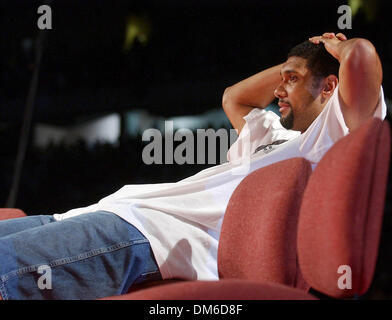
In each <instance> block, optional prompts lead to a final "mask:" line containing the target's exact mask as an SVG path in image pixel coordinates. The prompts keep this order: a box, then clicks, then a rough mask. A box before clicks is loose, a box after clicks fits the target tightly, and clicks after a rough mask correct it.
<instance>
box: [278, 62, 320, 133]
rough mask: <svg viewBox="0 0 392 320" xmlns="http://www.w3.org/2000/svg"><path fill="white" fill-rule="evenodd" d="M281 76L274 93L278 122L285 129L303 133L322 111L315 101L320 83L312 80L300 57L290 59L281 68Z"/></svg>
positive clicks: (318, 103)
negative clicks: (279, 116)
mask: <svg viewBox="0 0 392 320" xmlns="http://www.w3.org/2000/svg"><path fill="white" fill-rule="evenodd" d="M281 76H282V81H281V82H280V83H279V85H278V87H277V88H276V89H275V91H274V94H275V97H277V98H278V99H279V102H278V104H279V107H280V110H279V111H280V113H281V115H282V117H281V119H280V122H281V124H282V125H283V127H285V128H286V129H292V130H298V131H301V132H304V131H305V130H306V129H307V128H308V127H309V126H310V124H311V123H312V122H313V121H314V119H316V117H317V116H318V114H319V113H320V112H321V110H322V106H321V103H320V102H318V100H319V99H317V97H318V96H319V95H320V92H321V86H320V84H321V82H320V81H316V80H315V79H314V77H313V76H312V74H311V71H310V70H309V69H308V68H307V67H306V60H305V59H303V58H300V57H290V58H289V59H288V60H287V61H286V62H285V63H284V64H283V66H282V69H281ZM316 99H317V100H316Z"/></svg>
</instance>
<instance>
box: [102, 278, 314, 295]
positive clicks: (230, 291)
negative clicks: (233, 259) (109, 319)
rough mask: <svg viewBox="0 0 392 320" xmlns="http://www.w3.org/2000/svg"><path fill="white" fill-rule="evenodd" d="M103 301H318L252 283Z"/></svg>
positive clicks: (197, 284) (165, 288)
mask: <svg viewBox="0 0 392 320" xmlns="http://www.w3.org/2000/svg"><path fill="white" fill-rule="evenodd" d="M103 300H316V298H315V297H314V296H312V295H310V294H308V293H306V292H304V291H303V290H300V289H295V288H290V287H287V286H284V285H281V284H276V283H262V282H255V281H251V280H238V279H236V280H220V281H183V282H178V283H174V284H167V285H162V286H158V287H154V288H149V289H145V290H139V291H136V292H133V293H128V294H124V295H121V296H112V297H107V298H104V299H103Z"/></svg>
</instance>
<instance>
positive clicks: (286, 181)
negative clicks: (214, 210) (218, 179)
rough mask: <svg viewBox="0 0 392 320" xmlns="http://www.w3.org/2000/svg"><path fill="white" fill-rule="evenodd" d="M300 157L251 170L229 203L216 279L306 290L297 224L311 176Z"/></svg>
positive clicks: (308, 165) (220, 243) (309, 168)
mask: <svg viewBox="0 0 392 320" xmlns="http://www.w3.org/2000/svg"><path fill="white" fill-rule="evenodd" d="M311 172H312V170H311V166H310V163H309V162H308V161H307V160H305V159H302V158H293V159H288V160H284V161H281V162H278V163H275V164H272V165H269V166H267V167H264V168H261V169H258V170H256V171H254V172H252V173H251V174H250V175H249V176H247V177H246V178H244V180H243V181H242V182H241V183H240V184H239V185H238V187H237V188H236V190H235V191H234V193H233V195H232V196H231V198H230V201H229V203H228V206H227V209H226V213H225V217H224V220H223V224H222V230H221V235H220V239H219V248H218V271H219V277H220V279H227V278H236V279H250V280H260V281H272V282H277V283H281V284H286V285H289V286H292V287H300V288H302V289H305V290H306V289H308V288H309V286H307V285H306V284H305V283H303V281H302V280H303V279H302V276H301V275H300V272H299V269H298V263H297V248H296V236H297V222H298V215H299V209H300V205H301V199H302V194H303V192H304V190H305V186H306V183H307V181H308V178H309V176H310V174H311Z"/></svg>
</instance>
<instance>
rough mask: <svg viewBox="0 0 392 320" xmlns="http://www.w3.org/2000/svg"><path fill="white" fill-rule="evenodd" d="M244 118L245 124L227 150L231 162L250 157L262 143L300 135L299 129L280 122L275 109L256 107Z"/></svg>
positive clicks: (266, 143)
mask: <svg viewBox="0 0 392 320" xmlns="http://www.w3.org/2000/svg"><path fill="white" fill-rule="evenodd" d="M243 119H244V120H245V125H244V127H243V128H242V130H241V132H240V135H239V136H238V138H237V140H236V141H235V142H234V143H233V144H232V145H231V147H230V149H229V151H228V152H227V160H228V161H229V162H231V161H237V160H240V159H241V160H244V159H249V157H250V156H251V155H252V154H253V153H254V152H255V150H256V149H257V147H259V146H260V145H268V144H271V143H273V142H275V141H277V140H291V139H293V138H295V137H297V136H299V135H300V132H299V131H293V130H287V129H285V128H284V127H283V126H282V125H281V123H280V117H279V116H278V115H277V114H276V113H274V112H273V111H266V110H264V109H259V108H254V109H252V110H251V111H250V112H249V113H248V114H247V115H246V116H245V117H244V118H243Z"/></svg>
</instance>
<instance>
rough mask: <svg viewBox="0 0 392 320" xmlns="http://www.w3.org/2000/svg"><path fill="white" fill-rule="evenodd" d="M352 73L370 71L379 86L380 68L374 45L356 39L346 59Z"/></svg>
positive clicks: (380, 80)
mask: <svg viewBox="0 0 392 320" xmlns="http://www.w3.org/2000/svg"><path fill="white" fill-rule="evenodd" d="M346 61H348V65H349V66H350V69H351V71H352V72H354V73H355V72H360V73H361V71H362V70H366V71H370V72H371V73H373V75H375V78H376V80H377V82H378V83H379V84H381V82H382V67H381V62H380V58H379V56H378V54H377V51H376V48H375V47H374V45H373V44H372V43H371V42H370V41H369V40H367V39H363V38H358V39H356V41H355V42H354V44H353V46H352V48H351V50H350V53H349V54H348V56H347V57H346Z"/></svg>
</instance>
